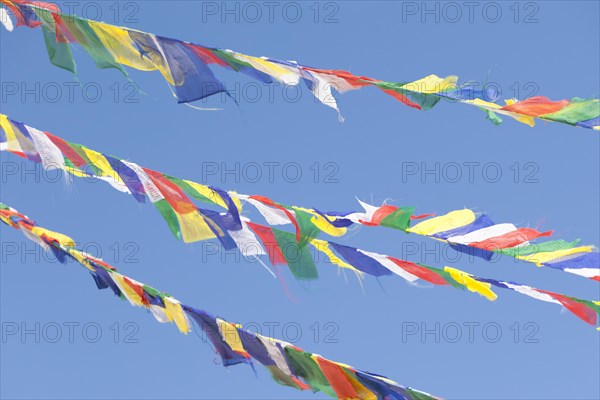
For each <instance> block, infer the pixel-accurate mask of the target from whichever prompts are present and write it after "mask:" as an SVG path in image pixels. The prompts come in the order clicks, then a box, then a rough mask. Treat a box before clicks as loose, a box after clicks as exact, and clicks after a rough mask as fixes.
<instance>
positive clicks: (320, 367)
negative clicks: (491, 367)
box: [0, 203, 437, 400]
mask: <svg viewBox="0 0 600 400" xmlns="http://www.w3.org/2000/svg"><path fill="white" fill-rule="evenodd" d="M0 219H1V220H2V221H3V222H4V223H6V224H7V225H10V226H12V227H13V228H16V229H19V230H21V231H22V232H23V234H24V235H25V236H26V237H27V238H28V239H30V240H32V241H34V242H36V243H38V244H39V245H40V246H42V247H43V248H44V249H47V250H50V251H52V253H53V254H54V255H55V256H56V258H57V259H58V260H59V261H60V262H63V263H65V262H67V260H68V259H73V260H75V261H77V262H78V263H80V264H81V265H83V266H84V267H85V268H87V270H88V271H89V272H90V273H91V275H92V277H93V278H94V281H95V282H96V285H97V287H98V289H107V288H110V289H111V290H112V291H113V292H114V294H115V295H116V296H118V297H120V298H121V299H122V300H128V301H129V303H130V304H131V305H132V306H136V307H143V308H145V309H146V310H148V311H150V312H151V313H152V315H153V316H154V317H155V318H156V320H157V321H159V322H161V323H167V322H174V323H175V325H176V326H177V328H178V329H179V331H180V332H181V333H184V334H187V333H188V332H190V331H191V321H195V322H196V324H197V325H198V326H199V327H200V328H201V329H202V330H203V331H204V332H205V334H206V335H207V337H208V338H209V339H210V341H211V343H212V344H213V346H214V348H215V352H217V353H218V354H219V355H220V357H221V359H222V361H223V365H224V366H226V367H227V366H230V365H236V364H252V363H253V362H254V361H255V362H258V363H260V364H262V365H263V366H264V367H265V368H267V369H268V370H269V372H270V373H271V375H272V377H273V379H274V380H275V381H276V382H277V383H279V384H281V385H285V386H290V387H293V388H296V389H299V390H312V391H313V392H319V391H321V392H323V393H325V394H327V395H329V396H331V397H337V398H341V399H368V400H375V399H384V398H385V399H397V400H427V399H431V400H434V399H437V397H434V396H432V395H430V394H428V393H425V392H421V391H419V390H416V389H412V388H410V387H406V386H402V385H400V384H398V383H396V382H394V381H392V380H390V379H388V378H385V377H383V376H381V375H375V374H372V373H369V372H365V371H361V370H357V369H355V368H353V367H351V366H349V365H346V364H342V363H338V362H335V361H331V360H328V359H326V358H324V357H322V356H321V355H318V354H314V353H309V352H306V351H304V350H302V349H301V348H299V347H296V346H294V345H293V344H290V343H287V342H285V341H282V340H278V339H273V338H271V337H266V336H262V335H260V334H257V333H253V332H250V331H247V330H245V329H243V328H242V326H241V325H239V324H233V323H230V322H227V321H225V320H224V319H221V318H219V317H216V316H214V315H212V314H210V313H208V312H206V311H203V310H200V309H196V308H193V307H190V306H187V305H184V304H182V303H181V302H180V301H179V300H177V299H175V298H174V297H172V296H171V295H169V294H167V293H164V292H160V291H159V290H157V289H155V288H153V287H151V286H148V285H145V284H143V283H141V282H138V281H136V280H134V279H132V278H129V277H128V276H125V275H122V274H120V273H118V272H117V270H116V268H114V267H113V266H111V265H109V264H107V263H105V262H104V261H102V260H100V259H98V258H96V257H93V256H91V255H89V254H86V253H84V252H82V251H80V250H77V249H76V247H75V241H74V240H73V239H71V238H70V237H68V236H65V235H63V234H60V233H56V232H53V231H50V230H48V229H45V228H42V227H39V226H37V225H36V224H35V223H34V222H33V221H31V220H30V219H29V218H27V217H26V216H24V215H23V214H20V213H19V212H18V211H16V210H15V209H13V208H10V207H7V206H6V205H4V204H2V203H0Z"/></svg>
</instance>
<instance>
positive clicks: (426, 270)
mask: <svg viewBox="0 0 600 400" xmlns="http://www.w3.org/2000/svg"><path fill="white" fill-rule="evenodd" d="M0 121H4V122H3V127H4V128H3V129H4V131H5V132H7V130H8V129H9V130H10V132H9V133H8V136H10V138H11V139H8V138H7V139H6V140H0V145H1V146H2V147H3V148H5V147H9V146H13V144H14V143H20V144H19V146H21V147H20V148H21V152H16V153H17V154H19V153H20V154H21V155H22V156H23V157H26V158H28V159H31V160H34V161H38V162H42V163H43V165H44V167H45V168H49V169H52V168H54V169H56V168H58V169H63V170H65V171H68V172H70V173H72V174H73V175H76V176H85V177H87V176H91V177H95V178H99V179H102V180H105V181H107V182H108V183H110V184H111V185H112V186H113V187H115V188H117V189H119V190H120V191H122V192H126V193H131V194H133V195H134V196H135V198H136V199H137V200H138V201H145V198H146V197H147V198H149V199H150V201H151V202H152V203H153V204H154V205H155V206H156V208H157V209H158V211H159V212H160V213H161V214H162V215H163V217H164V218H165V220H166V221H167V224H168V225H169V227H170V228H171V230H172V232H173V233H174V234H175V235H176V236H177V237H180V238H183V239H184V240H185V241H186V242H190V241H197V240H206V239H214V238H216V239H218V240H219V242H220V243H221V245H222V246H223V248H224V249H226V250H235V249H237V250H239V251H240V252H241V254H243V255H244V256H253V257H262V256H266V257H268V259H269V262H270V263H271V264H273V265H275V266H277V265H287V266H288V267H289V269H290V271H291V273H292V274H293V275H294V277H295V278H296V279H302V280H308V279H317V278H318V276H319V274H318V270H317V266H316V264H315V258H317V256H318V255H321V256H322V257H319V258H323V257H324V260H325V261H326V262H327V263H330V264H333V265H335V266H337V267H339V268H342V269H343V270H348V271H351V272H353V273H355V274H356V275H357V276H359V277H362V276H363V275H370V276H374V277H380V276H388V275H397V276H399V277H401V278H403V279H405V280H407V281H408V282H415V281H418V280H423V281H426V282H429V283H432V284H434V285H449V286H451V287H454V288H457V289H462V290H468V291H470V292H473V293H477V294H479V295H481V296H483V297H485V298H486V299H488V300H490V301H493V300H495V299H496V298H497V295H496V294H495V293H494V292H493V291H492V290H491V287H492V286H494V287H497V288H501V289H509V290H513V291H516V292H519V293H521V294H525V295H527V296H530V297H533V298H535V299H538V300H542V301H549V302H553V303H557V304H562V305H563V306H565V307H566V308H567V309H568V310H570V311H571V312H573V313H574V314H575V315H576V316H578V317H579V318H582V319H583V320H584V321H586V322H587V323H589V324H592V325H595V324H596V323H597V313H598V312H599V311H600V310H599V305H598V304H599V303H598V302H593V301H587V300H580V299H575V298H572V297H569V296H564V295H561V294H557V293H553V292H548V291H542V290H538V289H535V288H531V287H529V286H526V285H522V284H517V283H514V282H505V281H500V280H494V279H487V278H480V277H476V276H474V275H470V274H468V273H466V272H464V271H460V270H458V269H455V268H450V267H445V268H443V269H441V268H434V267H430V266H426V265H423V264H418V263H412V262H409V261H405V260H400V259H398V258H395V257H392V256H388V255H384V254H378V253H374V252H370V251H366V250H362V249H359V248H354V247H350V246H346V245H342V244H339V243H336V242H332V241H326V240H322V239H318V238H317V237H318V235H319V233H320V232H321V229H319V228H318V226H317V225H318V222H315V221H318V219H316V218H315V215H314V214H313V213H310V212H307V211H304V210H305V209H299V208H296V209H292V210H290V209H288V208H285V207H283V206H280V205H278V204H276V203H274V202H272V201H270V200H268V199H266V198H261V197H260V196H243V195H239V194H236V193H235V192H225V191H223V190H221V189H217V188H214V187H208V186H204V185H201V184H198V183H195V182H191V181H184V180H181V179H179V178H174V177H171V176H168V175H164V174H162V173H159V172H156V171H153V170H150V169H148V168H144V167H141V166H139V165H137V164H135V163H133V162H130V161H124V160H119V159H117V158H115V157H112V156H108V155H104V154H101V153H98V152H95V151H93V150H90V149H88V148H86V147H84V146H81V145H75V144H73V143H68V142H65V141H64V140H62V139H59V138H58V137H56V136H53V135H51V134H49V133H44V132H41V131H39V130H35V129H33V128H30V127H27V126H25V125H22V124H20V125H19V124H18V123H15V122H14V121H10V120H8V119H7V118H0ZM21 129H24V131H23V132H24V133H22V132H21V131H20V130H21ZM27 138H30V139H31V140H28V139H27ZM11 143H13V144H11ZM21 144H22V145H21ZM11 149H12V150H11ZM11 149H7V150H9V151H13V152H15V151H14V148H12V147H11ZM67 155H68V156H67ZM90 171H93V172H90ZM188 195H189V196H192V197H193V198H195V199H199V200H203V201H208V202H209V203H211V204H217V205H220V206H222V207H223V208H225V209H226V210H227V211H226V212H223V213H219V212H216V211H213V210H208V209H201V208H198V207H196V205H195V204H194V203H193V202H192V201H191V200H190V199H189V197H188ZM243 200H246V201H247V202H249V203H252V202H254V203H255V205H257V207H258V209H259V211H261V212H262V214H263V215H264V216H265V219H266V220H267V222H268V223H269V224H271V225H280V224H283V223H290V222H289V221H293V222H292V223H293V224H294V225H295V228H296V232H295V233H292V232H287V231H283V230H279V229H276V228H273V227H271V226H265V225H260V224H257V223H253V222H252V221H250V219H248V218H246V217H243V216H241V212H242V201H243ZM267 206H269V207H271V208H268V207H267ZM267 210H274V211H267ZM292 213H293V214H292ZM458 213H464V210H462V211H460V212H458ZM318 215H319V216H323V218H325V219H327V217H326V216H327V214H318ZM451 217H452V218H449V217H446V218H443V219H442V220H439V218H441V217H434V218H432V219H430V220H425V221H423V222H421V223H419V224H417V225H415V226H414V227H412V228H407V230H415V231H418V232H421V233H425V234H428V235H433V234H436V233H437V232H441V231H442V230H443V231H448V230H450V229H453V230H455V232H457V233H459V234H461V235H463V236H465V237H466V236H468V235H469V233H467V234H465V233H464V231H457V229H458V228H456V226H457V224H458V226H464V224H465V223H469V224H471V223H474V222H469V221H470V220H469V218H465V217H464V216H462V217H461V216H460V215H456V214H455V215H452V216H451ZM357 218H358V217H357ZM363 218H364V217H363ZM403 218H404V220H406V221H409V220H410V218H408V216H403ZM397 219H399V218H397ZM358 220H361V221H368V222H369V223H375V222H376V221H377V218H373V217H372V216H371V217H369V218H366V219H361V218H358ZM428 221H433V222H430V223H428ZM334 222H335V221H334ZM404 223H406V222H404ZM476 225H477V226H481V223H480V222H478V223H477V224H476ZM334 227H335V226H334ZM434 227H438V229H437V230H436V229H433V228H434ZM465 230H466V229H465ZM496 230H499V231H500V232H504V231H503V230H500V228H496ZM469 232H470V231H469ZM440 237H441V236H440ZM311 250H312V251H311ZM555 251H559V250H555ZM589 254H593V253H589ZM538 257H539V256H538ZM567 261H568V260H566V261H563V262H567ZM582 310H585V311H582Z"/></svg>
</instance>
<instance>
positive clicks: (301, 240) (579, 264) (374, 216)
mask: <svg viewBox="0 0 600 400" xmlns="http://www.w3.org/2000/svg"><path fill="white" fill-rule="evenodd" d="M0 150H3V151H9V152H11V153H14V154H16V155H19V156H21V157H24V158H27V159H29V160H31V161H34V162H41V163H42V164H43V166H44V168H46V169H62V170H65V171H68V172H69V173H71V174H73V175H75V176H80V177H82V176H85V177H94V178H97V179H102V180H105V181H107V182H108V183H110V184H111V185H112V186H113V187H115V188H116V189H118V190H120V191H122V192H125V193H129V194H131V195H133V196H134V198H135V199H136V200H137V201H139V202H145V200H146V198H148V199H150V201H151V202H152V203H153V204H154V205H155V206H156V208H157V209H158V210H159V212H160V213H161V215H162V216H163V217H164V219H165V220H166V221H167V223H168V225H169V227H170V229H171V231H172V232H173V234H174V235H175V236H176V237H177V238H179V239H182V240H183V241H184V242H194V241H199V240H205V239H211V238H218V239H219V240H220V241H221V243H222V244H223V246H224V247H225V248H227V249H232V248H236V247H238V248H240V250H242V252H243V253H244V254H246V255H263V254H265V252H264V250H262V247H260V246H256V243H257V241H256V237H255V235H254V234H253V233H252V232H251V230H250V229H248V226H247V224H246V223H245V222H244V221H243V219H242V217H241V212H242V205H243V203H245V204H250V205H252V206H253V207H255V208H256V209H257V210H258V211H259V212H260V214H261V215H262V216H263V217H264V218H265V220H266V221H267V223H268V224H269V225H271V226H278V225H293V226H294V228H295V231H296V232H295V236H294V237H293V238H292V240H291V242H295V243H297V244H299V245H301V246H300V247H301V248H304V245H305V244H307V243H310V244H312V245H314V246H321V247H322V248H319V247H317V249H318V250H319V251H322V252H325V251H328V249H329V247H327V248H325V247H323V246H324V245H315V243H320V242H319V241H316V240H313V239H316V237H317V236H318V234H319V233H320V232H324V233H326V234H328V235H331V236H342V235H344V234H345V233H346V231H347V228H348V227H349V226H351V225H353V224H360V225H363V226H384V227H388V228H394V229H398V230H401V231H404V232H407V233H414V234H418V235H423V236H427V237H430V238H433V239H435V240H438V241H444V242H446V243H448V245H449V246H451V247H452V248H453V249H455V250H456V251H459V252H462V253H466V254H469V255H474V256H477V257H481V258H483V259H486V260H490V259H491V258H492V256H493V255H494V254H495V253H499V254H506V255H509V256H511V257H515V258H518V259H521V260H524V261H528V262H532V263H535V264H536V265H538V266H542V265H544V266H547V267H551V268H554V269H557V270H561V271H564V272H569V273H572V274H576V275H579V276H583V277H586V278H589V279H592V280H596V281H600V257H599V254H600V253H599V252H598V251H597V250H596V249H595V248H594V247H593V246H579V245H578V242H579V241H578V240H576V241H573V242H566V241H564V240H553V241H547V242H541V243H533V242H532V241H533V240H534V239H536V238H540V237H544V236H549V235H550V234H551V233H552V232H550V231H548V232H540V231H537V230H535V229H532V228H517V227H516V226H515V225H513V224H510V223H501V224H496V223H494V222H493V221H492V220H491V218H490V217H488V216H487V215H486V214H479V215H477V214H476V213H475V212H473V211H472V210H469V209H463V210H456V211H452V212H449V213H447V214H445V215H442V216H437V217H435V216H432V215H433V214H424V215H414V207H395V206H391V205H387V204H384V205H382V206H380V207H376V206H372V205H370V204H367V203H364V202H360V201H359V202H360V204H361V206H362V207H363V208H364V212H351V213H348V212H335V211H333V212H332V211H328V212H322V211H320V210H318V209H314V208H304V207H299V206H290V205H285V204H282V203H277V202H275V201H273V200H271V199H269V198H267V197H264V196H258V195H245V194H240V193H236V192H233V191H225V190H223V189H219V188H216V187H213V186H205V185H202V184H200V183H197V182H193V181H190V180H184V179H179V178H175V177H172V176H169V175H166V174H163V173H160V172H157V171H153V170H150V169H147V168H143V167H141V166H139V165H137V164H135V163H133V162H130V161H125V160H122V159H119V158H116V157H113V156H109V155H106V154H101V153H98V152H96V151H94V150H91V149H88V148H87V147H85V146H82V145H79V144H75V143H70V142H67V141H65V140H63V139H61V138H59V137H57V136H54V135H52V134H50V133H47V132H42V131H40V130H37V129H35V128H32V127H30V126H27V125H25V124H23V123H20V122H17V121H14V120H11V119H9V118H8V117H6V116H5V115H2V114H0ZM190 198H191V199H194V200H199V201H202V202H205V203H209V204H212V205H215V206H218V207H221V208H223V209H225V210H226V211H227V213H226V214H219V213H217V212H215V211H211V210H200V209H198V208H197V207H196V206H195V205H194V203H193V202H192V200H191V199H190ZM415 220H419V221H420V220H422V221H421V222H419V223H417V224H416V225H414V226H412V227H411V226H410V225H411V221H415ZM260 235H261V233H259V236H260ZM263 236H264V237H263ZM263 236H260V237H261V240H263V241H265V240H266V241H267V243H278V240H281V241H283V240H287V239H282V237H283V236H285V235H284V234H281V235H279V237H277V238H276V237H271V236H272V235H271V236H268V237H267V236H266V234H263ZM291 244H294V243H291ZM269 256H270V260H271V262H272V263H275V264H276V263H278V262H279V261H282V262H283V261H285V259H284V257H283V256H282V255H280V254H271V253H270V254H269ZM302 271H304V272H306V274H307V275H305V276H303V277H304V278H311V277H314V274H315V270H313V269H308V270H306V269H302ZM311 271H312V272H311ZM309 272H310V273H309Z"/></svg>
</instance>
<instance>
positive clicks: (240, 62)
mask: <svg viewBox="0 0 600 400" xmlns="http://www.w3.org/2000/svg"><path fill="white" fill-rule="evenodd" d="M0 3H2V4H4V5H5V6H6V7H7V8H8V9H9V10H10V11H11V12H12V14H13V15H14V17H15V19H16V25H17V26H28V27H30V28H35V27H40V28H41V29H42V32H43V36H44V40H45V43H46V47H47V50H48V55H49V57H50V61H51V62H52V64H54V65H55V66H58V67H60V68H63V69H66V70H68V71H71V72H72V73H75V72H76V67H75V61H74V60H73V55H72V53H71V48H70V45H71V44H79V45H80V46H81V47H83V49H84V50H85V51H86V52H87V53H88V54H89V55H90V56H91V57H92V58H93V60H94V61H95V63H96V65H97V66H98V67H99V68H117V69H119V70H120V71H122V72H123V73H124V74H127V73H126V71H125V69H124V67H125V66H127V67H130V68H134V69H138V70H142V71H159V72H160V73H161V74H162V75H163V77H164V78H165V80H166V81H167V82H168V83H169V84H170V85H171V87H172V88H173V94H174V95H175V97H176V98H177V99H178V101H179V102H180V103H189V102H193V101H196V100H200V99H204V98H207V97H209V96H212V95H214V94H216V93H221V92H225V93H227V91H226V88H225V85H224V84H223V83H222V82H221V81H220V80H219V79H218V78H217V77H216V76H215V75H214V73H213V71H212V69H211V68H212V67H214V66H219V67H223V68H226V69H228V70H232V71H236V72H240V73H242V74H245V75H247V76H249V77H251V78H253V79H256V80H258V81H260V82H263V83H279V84H283V85H291V86H295V85H299V84H300V83H301V82H304V83H305V84H306V85H307V87H308V88H309V90H310V91H311V93H312V94H313V95H314V96H315V97H316V98H317V99H318V100H319V101H320V102H321V103H323V104H325V105H326V106H329V107H331V108H333V109H334V110H336V111H337V112H338V115H339V117H340V120H343V118H342V117H341V115H340V113H339V108H338V104H337V100H336V98H335V97H334V96H333V92H334V91H335V92H337V93H345V92H348V91H351V90H357V89H361V88H363V87H375V88H377V89H379V90H381V91H383V92H385V93H387V94H389V95H390V96H392V97H393V98H395V99H396V100H398V101H400V102H402V103H404V104H405V105H407V106H409V107H412V108H415V109H419V110H427V109H430V108H432V107H433V106H435V105H436V104H437V103H438V102H440V100H448V101H449V102H459V103H463V104H470V105H473V106H476V107H478V108H480V109H481V110H483V111H484V112H485V113H486V115H487V118H488V119H490V120H491V121H492V122H493V123H494V124H499V123H500V122H502V119H501V118H500V116H499V115H506V116H509V117H511V118H513V119H515V120H517V121H519V122H522V123H524V124H527V125H529V126H533V125H534V124H535V119H536V118H538V119H541V120H544V121H552V122H560V123H564V124H569V125H573V126H578V127H582V128H589V129H594V130H600V102H599V100H598V99H582V98H578V97H574V98H572V99H570V100H558V101H553V100H550V99H549V98H547V97H543V96H535V97H530V98H527V99H525V100H522V101H518V100H516V99H507V100H505V101H504V104H500V103H499V102H498V101H497V97H498V93H497V91H495V90H493V89H492V88H491V87H485V85H483V88H482V87H480V86H478V85H476V84H474V83H463V84H459V83H458V77H456V76H448V77H445V78H440V77H438V76H436V75H429V76H426V77H424V78H422V79H418V80H416V81H412V82H386V81H381V80H378V79H374V78H369V77H366V76H356V75H354V74H352V73H350V72H347V71H342V70H331V69H319V68H312V67H307V66H303V65H300V64H298V63H297V62H294V61H281V60H276V59H273V58H269V57H254V56H249V55H245V54H242V53H238V52H235V51H232V50H226V49H219V48H213V47H206V46H201V45H198V44H193V43H189V42H184V41H180V40H176V39H169V38H165V37H161V36H157V35H154V34H151V33H146V32H141V31H137V30H132V29H128V28H124V27H119V26H114V25H109V24H105V23H102V22H97V21H92V20H87V19H83V18H78V17H75V16H71V15H69V16H67V15H63V14H61V13H60V10H59V9H58V7H57V6H56V5H54V4H52V3H42V2H37V1H36V2H31V1H26V0H0ZM6 28H7V29H8V30H11V29H12V22H9V23H7V24H6Z"/></svg>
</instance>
